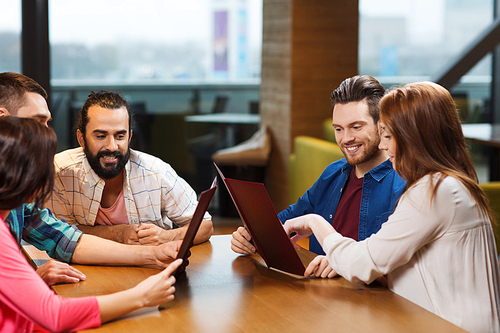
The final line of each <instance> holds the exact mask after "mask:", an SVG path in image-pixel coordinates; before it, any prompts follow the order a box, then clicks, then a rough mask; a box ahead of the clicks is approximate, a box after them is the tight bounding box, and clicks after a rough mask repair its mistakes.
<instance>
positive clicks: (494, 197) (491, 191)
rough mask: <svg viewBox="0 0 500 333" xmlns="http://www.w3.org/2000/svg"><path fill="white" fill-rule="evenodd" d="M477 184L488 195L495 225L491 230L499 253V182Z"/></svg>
mask: <svg viewBox="0 0 500 333" xmlns="http://www.w3.org/2000/svg"><path fill="white" fill-rule="evenodd" d="M479 186H480V187H481V189H482V190H483V191H484V193H485V194H486V196H487V197H488V201H489V204H490V207H491V209H492V210H493V214H495V219H496V225H493V231H494V232H495V242H496V244H497V253H498V254H500V182H488V183H481V184H479Z"/></svg>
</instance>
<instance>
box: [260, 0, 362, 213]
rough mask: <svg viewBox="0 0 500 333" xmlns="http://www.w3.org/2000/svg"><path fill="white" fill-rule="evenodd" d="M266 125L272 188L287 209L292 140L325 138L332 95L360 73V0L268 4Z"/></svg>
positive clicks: (264, 84) (264, 54)
mask: <svg viewBox="0 0 500 333" xmlns="http://www.w3.org/2000/svg"><path fill="white" fill-rule="evenodd" d="M262 34H263V41H262V81H261V88H260V89H261V90H260V103H261V104H260V110H261V117H262V123H263V124H264V125H267V126H268V127H269V128H270V130H271V134H272V141H273V145H272V152H271V160H270V165H269V172H268V179H267V189H268V191H269V194H270V196H271V199H272V201H273V203H274V205H275V208H276V210H277V211H278V212H279V211H281V210H282V209H284V208H286V207H287V206H288V157H289V155H290V153H291V152H292V150H293V147H292V145H293V138H294V137H295V136H297V135H310V136H314V137H318V138H322V137H323V134H322V122H323V120H325V119H326V118H329V117H331V111H332V110H331V104H330V95H331V92H332V91H333V90H334V89H335V88H336V87H337V86H338V85H339V84H340V82H342V81H343V80H344V79H345V78H347V77H350V76H353V75H356V74H357V65H358V1H353V0H315V1H309V0H263V31H262Z"/></svg>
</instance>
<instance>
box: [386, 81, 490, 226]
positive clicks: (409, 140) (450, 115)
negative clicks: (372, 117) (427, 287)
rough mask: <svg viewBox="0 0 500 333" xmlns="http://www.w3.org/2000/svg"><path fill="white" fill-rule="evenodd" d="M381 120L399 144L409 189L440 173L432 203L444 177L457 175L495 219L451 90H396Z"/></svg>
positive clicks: (423, 86) (424, 86)
mask: <svg viewBox="0 0 500 333" xmlns="http://www.w3.org/2000/svg"><path fill="white" fill-rule="evenodd" d="M380 118H381V121H382V123H383V126H385V127H386V128H387V130H388V131H389V132H390V133H391V134H392V136H393V138H394V140H395V155H396V156H395V160H396V164H395V168H396V171H397V172H398V173H399V174H400V175H401V176H402V177H404V178H405V179H406V181H407V187H406V188H407V189H408V188H410V187H411V186H412V185H413V184H415V183H416V182H417V181H418V180H419V179H420V178H422V177H424V176H426V175H429V174H431V175H432V174H437V173H440V176H439V178H438V180H437V181H436V182H435V183H433V184H432V185H431V188H430V191H431V193H432V194H431V200H432V197H433V196H434V195H435V194H436V191H437V188H438V186H439V184H441V182H442V181H443V179H444V178H445V177H446V176H451V177H454V178H456V179H458V180H459V181H460V182H461V183H462V184H464V186H465V187H466V188H467V189H468V190H469V192H470V194H471V196H472V197H473V199H474V200H475V201H476V203H477V205H478V207H479V209H480V211H481V212H483V213H484V214H485V215H487V216H489V218H490V220H491V221H492V222H493V221H494V220H493V214H492V213H491V209H490V208H489V207H488V204H487V199H486V196H485V194H484V192H483V191H482V190H481V189H480V187H479V185H478V179H477V174H476V171H475V170H474V165H473V163H472V160H471V158H470V155H469V153H468V151H467V146H466V144H465V138H464V135H463V133H462V127H461V123H460V118H459V116H458V112H457V109H456V106H455V103H454V101H453V98H452V97H451V95H450V93H449V92H448V90H446V89H445V88H443V87H442V86H440V85H438V84H436V83H432V82H418V83H411V84H407V85H405V86H404V87H402V88H397V89H394V90H392V91H390V92H388V93H387V95H385V96H384V98H383V99H382V101H381V103H380Z"/></svg>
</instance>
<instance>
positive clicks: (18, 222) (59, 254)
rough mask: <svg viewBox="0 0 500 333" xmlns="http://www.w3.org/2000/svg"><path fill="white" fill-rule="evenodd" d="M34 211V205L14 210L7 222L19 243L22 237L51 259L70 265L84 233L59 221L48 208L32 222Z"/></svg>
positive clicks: (25, 205) (26, 205)
mask: <svg viewBox="0 0 500 333" xmlns="http://www.w3.org/2000/svg"><path fill="white" fill-rule="evenodd" d="M34 210H35V208H34V204H32V203H31V204H24V205H22V206H21V207H18V208H16V209H13V210H12V211H11V212H10V214H9V216H8V217H7V219H6V222H7V223H8V224H9V225H10V228H11V230H12V231H13V232H14V234H16V235H17V239H18V241H19V242H20V241H21V235H22V238H23V239H24V240H25V241H27V242H28V243H30V244H32V245H34V246H35V247H36V248H38V249H39V250H42V251H47V254H48V255H49V256H50V257H51V258H55V259H58V260H61V261H63V262H68V263H69V261H70V260H71V257H72V256H73V252H74V251H75V247H76V243H77V242H78V239H80V236H81V235H82V232H81V231H79V230H78V229H77V228H76V227H74V226H70V225H69V224H68V223H66V221H64V220H59V219H57V218H56V217H55V216H54V214H52V212H51V211H50V210H49V209H47V208H45V209H42V210H41V212H40V216H39V217H38V218H37V219H36V220H34V221H33V222H32V221H31V216H32V214H33V213H34Z"/></svg>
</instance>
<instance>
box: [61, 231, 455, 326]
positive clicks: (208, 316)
mask: <svg viewBox="0 0 500 333" xmlns="http://www.w3.org/2000/svg"><path fill="white" fill-rule="evenodd" d="M230 238H231V236H230V235H221V236H212V238H211V239H210V241H209V242H206V243H203V244H200V245H197V246H195V247H193V248H192V249H191V252H192V255H191V257H190V264H189V266H188V268H187V271H186V273H187V275H186V279H181V280H179V281H178V282H177V283H176V288H177V291H176V293H175V297H176V298H175V300H174V301H173V302H170V303H166V304H165V306H164V307H161V309H158V307H153V308H146V309H142V310H138V311H135V312H133V313H131V314H130V315H128V316H125V317H122V318H120V319H118V320H115V321H112V322H109V323H106V324H104V325H103V326H102V327H100V328H98V329H95V330H89V331H92V332H94V331H95V332H147V333H153V332H164V331H168V332H231V333H232V332H279V333H283V332H306V331H310V332H332V331H339V332H340V331H343V332H384V333H386V332H463V331H462V330H461V329H460V328H458V327H456V326H454V325H452V324H450V323H449V322H447V321H445V320H443V319H441V318H440V317H438V316H436V315H434V314H432V313H430V312H428V311H426V310H424V309H423V308H421V307H419V306H417V305H415V304H413V303H412V302H410V301H407V300H406V299H404V298H402V297H400V296H398V295H396V294H394V293H392V292H391V291H389V290H387V289H385V288H383V287H366V286H354V285H351V284H350V283H348V282H347V281H346V280H344V279H342V278H335V279H315V278H303V277H297V276H292V275H288V274H284V273H282V272H279V271H276V270H273V269H268V268H267V267H266V266H265V264H264V262H263V260H262V259H261V258H260V256H258V255H255V256H251V257H250V256H239V255H237V254H235V253H234V252H232V251H231V249H230ZM299 253H301V256H302V257H304V256H308V255H309V254H310V252H309V251H307V250H302V251H299ZM75 267H76V268H78V269H79V270H81V271H82V272H83V273H85V274H86V275H87V280H86V281H83V282H79V283H76V284H66V285H56V286H53V289H54V290H55V292H56V293H58V294H59V295H61V296H63V297H67V296H86V295H100V294H105V293H111V292H116V291H119V290H123V289H126V288H129V287H132V286H134V285H136V284H137V283H138V282H139V281H141V280H143V279H144V278H146V277H147V276H149V275H151V274H154V273H156V272H158V270H156V269H151V268H149V269H148V268H138V267H100V266H81V265H75Z"/></svg>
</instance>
